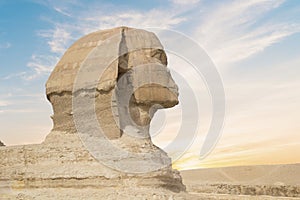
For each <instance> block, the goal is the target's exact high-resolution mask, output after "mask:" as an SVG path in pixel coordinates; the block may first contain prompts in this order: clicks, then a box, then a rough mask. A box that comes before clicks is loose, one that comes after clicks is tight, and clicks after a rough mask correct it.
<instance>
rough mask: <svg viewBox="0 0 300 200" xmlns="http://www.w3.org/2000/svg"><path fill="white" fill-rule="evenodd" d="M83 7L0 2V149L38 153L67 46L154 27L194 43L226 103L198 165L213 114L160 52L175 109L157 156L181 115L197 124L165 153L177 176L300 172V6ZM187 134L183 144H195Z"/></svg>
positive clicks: (278, 1) (156, 123)
mask: <svg viewBox="0 0 300 200" xmlns="http://www.w3.org/2000/svg"><path fill="white" fill-rule="evenodd" d="M85 2H87V1H80V0H74V1H72V0H66V1H59V0H48V1H47V0H45V1H43V0H40V1H39V0H20V1H11V0H0V127H1V128H0V140H1V141H3V142H4V143H5V144H6V145H19V144H31V143H40V142H42V141H43V139H44V138H45V136H46V135H47V134H48V133H49V132H50V130H51V127H52V122H51V119H50V115H52V109H51V105H50V103H49V102H48V101H47V100H46V97H45V83H46V81H47V78H48V76H49V74H50V73H51V71H52V70H53V68H54V66H55V64H56V63H57V62H58V60H59V59H60V58H61V56H62V55H63V53H64V52H65V50H66V49H67V48H68V47H69V46H70V45H71V44H72V43H73V42H74V41H76V40H77V39H79V38H80V37H82V36H83V35H85V34H88V33H90V32H93V31H97V30H101V29H107V28H113V27H116V26H131V27H136V28H143V29H148V30H152V28H155V27H156V28H161V29H169V30H174V31H178V32H180V33H182V34H184V35H186V37H188V38H191V39H192V40H194V41H195V43H198V44H199V45H200V46H201V47H202V48H203V49H204V50H205V51H206V52H207V54H208V56H209V57H210V59H211V61H213V63H214V64H215V66H216V68H217V69H218V71H219V73H220V76H221V77H222V80H223V85H224V88H225V95H226V117H225V123H224V128H223V132H222V136H221V138H220V140H219V142H218V144H217V146H216V147H215V149H214V150H213V151H212V152H211V154H210V155H208V156H207V157H206V158H205V159H202V160H201V159H199V153H200V149H201V146H202V145H203V142H204V138H205V136H206V134H207V131H208V127H209V124H210V120H211V113H212V109H213V108H212V105H211V99H210V93H209V91H208V90H207V88H206V84H205V82H204V81H203V80H202V79H201V77H199V76H195V74H194V73H193V71H192V67H191V65H190V63H189V62H188V61H186V60H184V59H183V58H181V57H180V55H175V54H172V53H171V52H167V53H168V61H169V65H168V67H169V68H170V69H171V73H172V75H173V77H174V79H175V81H176V82H177V84H178V86H179V93H180V101H181V103H180V104H179V105H178V106H176V107H175V108H172V109H168V110H166V111H159V112H158V113H157V115H156V116H155V118H154V120H153V122H152V124H153V127H152V129H151V133H152V135H153V137H152V138H153V141H154V142H155V144H157V145H158V146H160V147H161V148H164V147H166V146H167V145H168V144H170V143H172V141H173V139H174V138H175V136H176V133H177V132H178V130H179V129H180V126H181V124H182V121H183V120H188V119H182V110H184V109H193V108H195V109H196V107H197V108H198V109H197V111H198V112H199V115H198V117H199V119H198V120H199V122H200V123H199V124H200V126H199V128H198V129H197V133H196V135H197V137H196V138H195V139H194V140H193V144H192V145H191V146H189V148H187V147H186V146H184V147H182V146H180V144H178V145H177V144H176V145H177V146H178V148H177V149H173V150H172V152H171V151H170V152H168V153H169V155H170V156H172V155H174V154H175V153H176V151H183V150H184V155H183V156H182V157H180V158H179V159H178V160H176V159H177V158H174V157H173V156H172V157H173V159H174V160H176V162H175V163H174V166H175V167H176V168H178V169H190V168H201V167H216V166H232V165H256V164H275V163H300V155H299V152H300V78H299V77H300V45H299V44H300V1H298V0H248V1H242V0H215V1H210V0H169V1H168V0H151V1H146V0H144V1H138V0H136V1H134V0H129V1H122V0H111V1H101V0H100V1H97V0H92V1H89V3H85ZM161 42H162V43H163V44H164V40H163V38H161ZM174 42H178V44H179V45H183V46H184V45H185V43H184V42H183V43H182V44H180V42H181V41H176V40H174ZM187 86H189V87H190V88H192V91H193V93H194V95H195V96H196V98H197V100H196V104H197V105H196V104H195V105H190V104H189V105H188V106H183V105H184V102H188V101H189V99H190V98H192V97H191V96H189V95H188V93H187V92H186V88H187ZM185 94H187V95H185ZM191 126H194V124H192V125H191ZM158 130H160V131H158ZM186 132H187V133H186V137H187V138H190V137H192V136H193V134H194V133H192V132H190V131H189V129H187V131H186ZM176 145H175V146H176Z"/></svg>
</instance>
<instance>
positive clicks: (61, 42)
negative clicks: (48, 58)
mask: <svg viewBox="0 0 300 200" xmlns="http://www.w3.org/2000/svg"><path fill="white" fill-rule="evenodd" d="M38 36H40V37H43V38H45V39H46V40H47V43H48V45H49V47H50V49H51V52H52V53H58V54H63V53H64V52H65V50H66V48H67V47H68V45H69V43H70V41H71V40H72V39H73V37H72V36H71V33H70V32H69V31H68V30H67V29H66V27H64V26H63V25H60V24H56V25H55V28H54V29H51V30H44V31H40V32H38Z"/></svg>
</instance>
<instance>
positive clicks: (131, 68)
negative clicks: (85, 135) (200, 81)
mask: <svg viewBox="0 0 300 200" xmlns="http://www.w3.org/2000/svg"><path fill="white" fill-rule="evenodd" d="M99 69H100V71H102V73H100V74H101V76H100V77H99V73H96V71H99ZM84 72H86V74H85V73H84ZM82 74H84V75H82ZM79 76H81V77H80V78H78V77H79ZM94 79H95V80H96V82H95V81H94ZM78 80H79V81H78ZM91 91H93V92H94V94H93V95H86V94H88V93H90V92H91ZM95 93H96V94H95ZM82 94H84V95H82ZM74 96H83V98H82V99H81V103H82V105H83V106H77V107H76V108H75V109H78V110H77V111H78V112H80V113H82V116H86V117H88V116H90V114H91V112H94V113H96V116H97V120H98V123H99V125H100V126H101V128H102V130H103V132H104V134H105V135H106V136H107V137H108V138H109V139H117V138H120V137H122V135H123V134H124V133H130V132H134V134H137V135H139V134H140V135H141V136H142V137H145V136H146V137H147V136H149V133H148V132H149V124H150V121H151V118H152V117H153V114H154V113H155V111H156V110H157V109H161V108H170V107H173V106H175V105H176V104H178V88H177V86H176V84H175V82H174V80H173V79H172V77H171V74H170V72H169V70H168V69H167V57H166V54H165V52H164V50H163V47H162V45H161V43H160V41H159V40H158V38H157V37H156V36H155V34H153V33H150V32H147V31H144V30H138V29H131V28H127V27H120V28H115V29H110V30H106V31H100V32H95V33H92V34H90V35H87V36H85V37H83V38H81V39H79V40H78V41H77V42H75V43H74V44H73V45H72V46H71V47H70V48H69V49H68V50H67V52H66V53H65V54H64V56H63V58H62V59H61V60H60V62H59V63H58V64H57V66H56V68H55V69H54V71H53V73H52V74H51V76H50V78H49V80H48V82H47V97H48V99H49V100H50V102H51V104H52V107H53V111H54V115H53V117H52V118H53V122H54V127H53V129H54V130H57V131H61V132H63V133H71V132H72V133H75V132H76V131H78V130H77V128H76V123H74V121H76V120H74V115H73V114H74V101H73V99H74ZM91 98H94V99H93V101H94V102H95V104H94V107H93V108H85V107H84V104H85V102H86V101H88V100H90V99H91ZM83 123H89V122H88V121H87V122H83Z"/></svg>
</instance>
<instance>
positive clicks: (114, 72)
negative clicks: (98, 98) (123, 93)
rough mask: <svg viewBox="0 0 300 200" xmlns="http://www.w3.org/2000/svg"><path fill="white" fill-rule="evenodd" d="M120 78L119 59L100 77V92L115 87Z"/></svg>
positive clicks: (98, 87)
mask: <svg viewBox="0 0 300 200" xmlns="http://www.w3.org/2000/svg"><path fill="white" fill-rule="evenodd" d="M117 79H118V61H117V60H116V61H114V62H113V63H111V64H110V65H109V66H108V67H107V68H106V69H105V70H104V72H103V74H102V76H101V77H100V80H99V84H98V86H97V90H98V91H100V92H108V91H110V90H112V89H114V88H115V86H116V84H117Z"/></svg>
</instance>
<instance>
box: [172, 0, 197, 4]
mask: <svg viewBox="0 0 300 200" xmlns="http://www.w3.org/2000/svg"><path fill="white" fill-rule="evenodd" d="M170 1H171V2H172V3H174V4H180V5H185V4H188V5H191V4H196V3H199V2H200V1H201V0H184V1H182V0H170Z"/></svg>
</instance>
